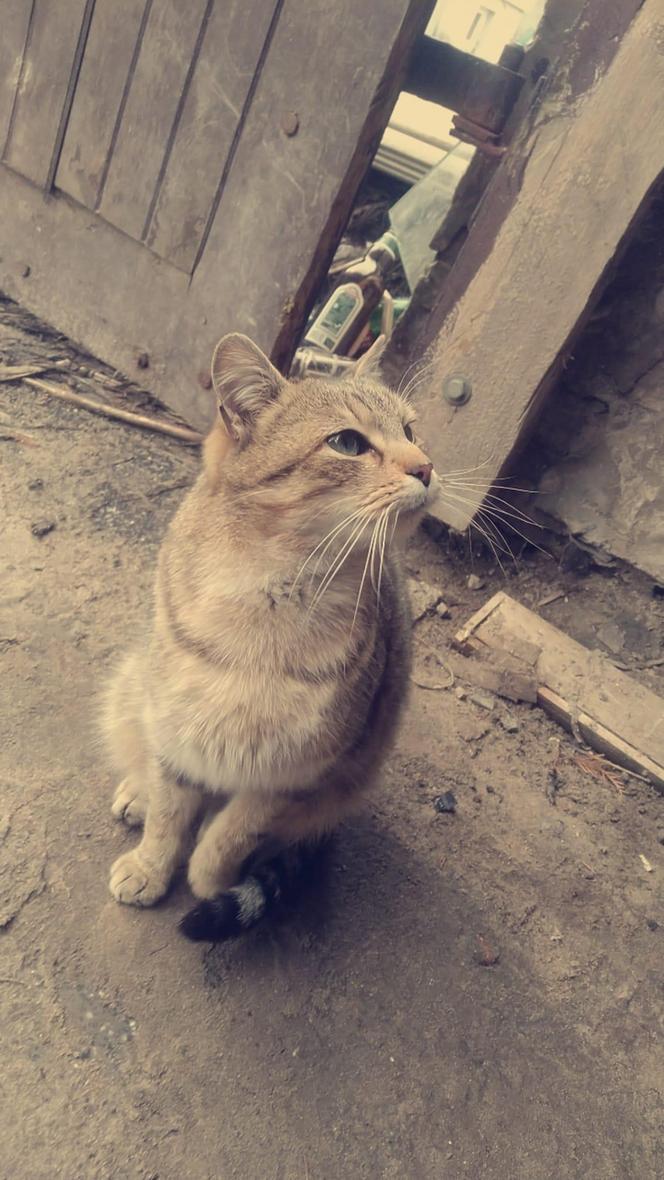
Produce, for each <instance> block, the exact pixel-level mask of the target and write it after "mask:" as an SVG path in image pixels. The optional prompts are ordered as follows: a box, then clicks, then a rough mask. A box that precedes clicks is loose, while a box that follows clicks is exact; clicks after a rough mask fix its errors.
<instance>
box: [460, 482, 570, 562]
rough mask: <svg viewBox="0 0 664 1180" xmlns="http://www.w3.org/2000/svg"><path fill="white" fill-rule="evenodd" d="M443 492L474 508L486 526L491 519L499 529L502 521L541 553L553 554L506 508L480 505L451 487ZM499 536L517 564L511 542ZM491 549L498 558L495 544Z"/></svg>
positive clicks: (530, 522)
mask: <svg viewBox="0 0 664 1180" xmlns="http://www.w3.org/2000/svg"><path fill="white" fill-rule="evenodd" d="M441 494H442V495H443V496H447V497H448V498H449V499H452V500H455V501H457V503H459V504H463V505H464V506H465V507H469V508H472V509H474V510H475V513H476V517H479V518H480V519H481V520H482V521H483V522H484V525H485V526H486V524H487V522H489V521H490V522H491V527H492V529H494V530H497V525H496V522H500V523H501V524H504V525H505V526H506V527H507V528H509V529H511V531H512V532H513V533H516V535H517V536H518V537H521V539H522V541H525V542H526V544H527V545H532V547H533V548H534V549H537V550H538V551H539V552H540V553H543V554H545V555H546V556H547V557H550V556H551V554H550V553H548V552H547V550H546V549H543V548H542V546H541V545H538V544H537V542H536V541H533V539H532V537H528V536H526V534H525V533H522V532H521V530H520V529H519V528H517V526H516V525H515V524H514V523H513V521H512V519H511V518H509V517H508V513H507V512H506V510H505V509H502V508H496V507H492V506H491V505H489V506H488V507H482V506H481V505H480V506H479V507H478V506H477V503H476V501H474V500H469V499H468V498H467V497H466V496H462V495H459V494H457V493H454V492H451V491H449V489H448V490H447V491H446V492H442V493H441ZM514 519H517V520H518V519H519V518H518V517H515V518H514ZM474 523H475V522H474V521H471V527H472V525H473V524H474ZM520 523H524V522H523V521H521V522H520ZM525 523H527V524H533V525H534V524H535V523H536V522H535V521H531V520H530V519H528V518H526V521H525ZM475 527H477V525H475ZM540 527H541V526H540ZM494 536H495V533H494ZM498 536H500V539H501V541H502V545H503V552H505V549H506V550H507V552H509V554H510V557H511V558H512V560H513V561H514V563H515V564H516V557H515V556H514V553H513V551H512V549H511V548H510V546H509V544H508V543H507V540H506V538H505V537H504V536H503V535H502V533H498ZM491 549H492V551H493V552H494V556H496V560H498V558H497V555H496V553H495V550H494V549H493V545H492V546H491ZM501 568H502V566H501Z"/></svg>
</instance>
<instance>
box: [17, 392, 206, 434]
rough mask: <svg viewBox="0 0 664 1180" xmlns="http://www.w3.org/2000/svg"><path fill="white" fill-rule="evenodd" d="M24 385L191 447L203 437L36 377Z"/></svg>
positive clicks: (187, 428) (180, 427)
mask: <svg viewBox="0 0 664 1180" xmlns="http://www.w3.org/2000/svg"><path fill="white" fill-rule="evenodd" d="M23 380H24V383H25V385H30V386H32V388H33V389H38V390H39V391H40V392H41V393H48V394H49V395H50V397H57V398H59V399H60V401H63V402H69V403H70V404H71V405H73V406H80V407H81V409H83V410H90V411H91V412H92V413H93V414H100V415H101V416H102V417H104V418H117V419H118V420H119V421H120V422H126V423H127V424H128V425H129V426H138V427H139V428H140V429H141V430H155V431H157V433H159V434H167V435H169V436H170V437H171V438H178V439H180V441H181V442H186V443H189V444H190V445H191V446H200V444H201V443H202V441H203V435H202V434H199V432H198V431H197V430H192V429H191V428H190V427H188V426H177V425H176V424H175V423H174V422H162V421H160V419H159V418H148V417H147V416H146V415H144V414H133V413H131V411H130V410H121V409H119V407H117V406H111V405H108V403H107V402H99V401H96V400H95V399H94V398H91V397H84V396H83V394H82V393H73V392H72V390H71V389H64V388H63V386H61V385H54V384H53V383H52V382H51V381H41V380H40V379H39V378H38V377H25V378H24V379H23Z"/></svg>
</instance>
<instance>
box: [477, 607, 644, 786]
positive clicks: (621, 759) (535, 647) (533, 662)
mask: <svg viewBox="0 0 664 1180" xmlns="http://www.w3.org/2000/svg"><path fill="white" fill-rule="evenodd" d="M455 643H456V645H457V646H459V647H460V648H461V649H462V650H466V651H468V650H471V651H473V652H474V653H476V654H480V655H481V652H482V650H487V649H488V650H489V651H490V652H496V651H498V652H501V653H503V654H504V655H507V656H509V657H510V659H511V660H516V661H517V662H518V663H519V664H520V665H521V667H522V669H523V673H524V675H527V676H532V675H533V673H534V675H535V677H536V679H537V684H538V693H537V699H538V703H539V704H540V705H541V706H542V707H543V708H545V709H547V711H549V712H550V713H551V714H552V715H553V716H555V718H556V720H558V721H560V722H562V723H563V724H565V725H567V727H568V728H570V729H572V730H574V729H575V728H577V726H578V731H579V732H580V733H581V735H582V737H583V738H584V740H585V741H587V743H588V745H590V746H592V747H593V748H594V749H598V750H600V751H601V752H602V753H607V754H608V755H609V757H611V758H613V759H614V760H615V761H616V762H618V763H620V765H622V766H628V767H629V768H630V769H632V770H635V769H636V770H638V771H639V772H640V773H643V774H646V775H647V777H648V778H649V779H651V781H653V782H654V783H656V784H657V785H658V786H660V787H664V700H662V698H661V697H658V696H656V694H655V693H653V692H650V690H649V689H647V688H644V687H643V686H642V685H641V684H638V683H637V682H636V681H635V680H632V679H631V677H629V676H627V675H626V674H625V673H624V672H621V671H620V670H619V669H618V668H616V667H615V665H614V664H612V663H611V661H610V660H609V659H607V658H606V656H604V655H602V654H601V653H600V652H596V651H589V650H588V649H587V648H585V647H583V646H582V645H581V644H580V643H577V642H576V641H575V640H574V639H571V638H570V637H569V636H568V635H565V634H564V633H563V632H562V631H559V630H558V628H557V627H554V626H552V624H551V623H547V622H546V620H545V619H541V618H540V617H539V615H535V614H534V613H533V612H532V611H530V610H528V608H527V607H525V606H522V605H521V603H519V602H515V601H514V599H512V598H509V597H508V595H507V594H504V593H502V592H501V593H499V594H496V595H495V596H494V597H493V598H492V599H490V600H489V602H488V603H486V604H485V606H484V607H483V608H482V609H481V611H479V612H478V613H477V614H476V615H473V617H472V618H471V619H469V621H468V623H467V624H466V626H465V627H463V628H462V629H461V631H459V633H458V634H457V636H456V638H455ZM524 645H525V646H524Z"/></svg>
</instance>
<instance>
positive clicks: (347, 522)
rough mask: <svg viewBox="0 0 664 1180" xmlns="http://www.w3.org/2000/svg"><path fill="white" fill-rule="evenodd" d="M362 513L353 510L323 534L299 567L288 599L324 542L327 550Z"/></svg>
mask: <svg viewBox="0 0 664 1180" xmlns="http://www.w3.org/2000/svg"><path fill="white" fill-rule="evenodd" d="M364 511H365V510H364V509H363V508H358V509H356V510H355V512H351V513H350V514H349V515H348V516H346V517H344V519H343V520H342V521H340V522H339V524H336V525H335V526H334V528H331V529H330V531H329V532H328V533H326V534H325V536H324V537H323V538H322V540H320V541H319V542H318V544H317V545H316V546H315V547H314V548H313V549H312V550H311V553H310V554H309V556H308V557H307V558H305V560H304V562H303V563H302V565H301V566H300V568H299V570H298V572H297V574H296V575H295V579H294V581H293V584H292V586H291V590H290V594H289V598H292V596H293V592H294V590H295V587H296V586H297V583H298V582H299V580H300V578H301V576H302V574H303V573H304V571H305V569H306V567H307V566H308V564H309V562H310V561H311V560H312V558H313V557H315V556H316V554H317V553H318V550H319V549H321V548H322V546H323V545H325V543H326V542H328V545H327V546H326V549H327V548H329V544H331V543H332V542H333V541H334V539H335V537H337V536H338V534H339V533H340V532H341V531H342V530H343V529H345V528H346V527H347V526H348V525H350V524H352V523H353V521H355V520H357V518H358V517H359V516H361V515H362V514H363V512H364Z"/></svg>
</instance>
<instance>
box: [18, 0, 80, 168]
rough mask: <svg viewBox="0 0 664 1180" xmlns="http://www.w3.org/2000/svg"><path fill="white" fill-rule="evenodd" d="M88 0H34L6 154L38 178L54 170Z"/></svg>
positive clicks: (19, 166)
mask: <svg viewBox="0 0 664 1180" xmlns="http://www.w3.org/2000/svg"><path fill="white" fill-rule="evenodd" d="M84 13H85V0H68V3H67V4H66V5H55V4H51V3H49V0H35V8H34V12H33V14H32V20H31V23H30V33H29V38H28V44H27V45H26V49H25V55H24V60H23V67H22V70H21V77H20V81H19V87H18V92H17V95H16V104H15V107H14V112H13V116H12V121H11V128H10V132H9V140H8V143H7V146H6V149H5V154H4V160H5V161H6V162H7V163H8V164H9V165H10V167H11V168H15V169H16V171H17V172H20V173H21V175H22V176H27V177H28V179H30V180H33V181H34V182H35V184H38V185H41V186H44V185H45V184H46V181H47V178H48V176H49V171H50V167H51V159H52V156H53V149H54V146H55V143H56V138H57V134H58V129H59V127H60V120H61V117H62V112H63V108H64V103H65V98H66V96H67V91H68V88H69V81H70V76H71V70H72V66H73V64H74V57H75V54H76V47H77V45H78V39H79V34H80V31H81V25H82V21H83V16H84Z"/></svg>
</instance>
